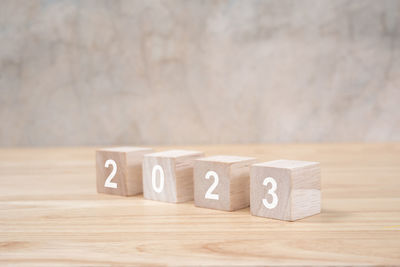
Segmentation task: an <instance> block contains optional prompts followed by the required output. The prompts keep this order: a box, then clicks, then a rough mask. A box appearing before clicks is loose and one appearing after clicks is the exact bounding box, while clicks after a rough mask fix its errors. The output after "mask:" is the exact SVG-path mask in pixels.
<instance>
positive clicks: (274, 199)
mask: <svg viewBox="0 0 400 267" xmlns="http://www.w3.org/2000/svg"><path fill="white" fill-rule="evenodd" d="M269 183H270V184H271V185H272V187H271V189H269V190H268V192H267V193H268V194H269V195H271V196H272V202H271V203H269V202H268V201H267V200H266V199H265V198H263V200H262V202H263V204H264V206H265V207H266V208H267V209H273V208H275V207H276V206H277V205H278V196H277V195H276V193H275V191H276V188H277V184H276V181H275V179H274V178H272V177H267V178H265V179H264V182H263V185H265V186H267V185H268V184H269Z"/></svg>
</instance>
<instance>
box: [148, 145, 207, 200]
mask: <svg viewBox="0 0 400 267" xmlns="http://www.w3.org/2000/svg"><path fill="white" fill-rule="evenodd" d="M203 156H204V153H203V152H199V151H190V150H168V151H163V152H157V153H151V154H147V155H146V156H145V157H144V161H143V196H144V198H147V199H152V200H158V201H164V202H172V203H177V202H185V201H189V200H193V161H194V160H195V159H196V158H199V157H203Z"/></svg>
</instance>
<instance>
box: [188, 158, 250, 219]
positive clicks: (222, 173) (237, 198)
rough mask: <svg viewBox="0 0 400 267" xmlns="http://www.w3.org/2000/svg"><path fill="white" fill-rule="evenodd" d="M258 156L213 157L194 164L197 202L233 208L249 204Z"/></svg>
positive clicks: (219, 208) (220, 208)
mask: <svg viewBox="0 0 400 267" xmlns="http://www.w3.org/2000/svg"><path fill="white" fill-rule="evenodd" d="M255 161H256V159H255V158H249V157H237V156H212V157H206V158H201V159H197V160H196V161H195V163H194V204H195V205H196V206H197V207H202V208H210V209H218V210H226V211H233V210H237V209H242V208H245V207H248V206H249V203H250V200H249V183H250V181H249V166H250V165H251V164H252V163H255Z"/></svg>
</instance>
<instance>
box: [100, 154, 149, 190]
mask: <svg viewBox="0 0 400 267" xmlns="http://www.w3.org/2000/svg"><path fill="white" fill-rule="evenodd" d="M150 152H153V150H152V149H151V148H142V147H113V148H103V149H99V150H97V151H96V180H97V192H99V193H105V194H112V195H122V196H133V195H137V194H140V193H142V192H143V183H142V162H143V156H144V155H145V154H147V153H150Z"/></svg>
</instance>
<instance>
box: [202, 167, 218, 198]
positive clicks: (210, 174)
mask: <svg viewBox="0 0 400 267" xmlns="http://www.w3.org/2000/svg"><path fill="white" fill-rule="evenodd" d="M211 176H213V177H214V183H213V184H212V185H211V186H210V188H208V190H207V192H206V195H205V198H206V199H214V200H219V195H218V194H214V193H213V192H212V191H214V189H215V188H216V187H217V185H218V181H219V177H218V174H217V173H216V172H215V171H208V172H207V173H206V179H207V180H208V179H210V177H211Z"/></svg>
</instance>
